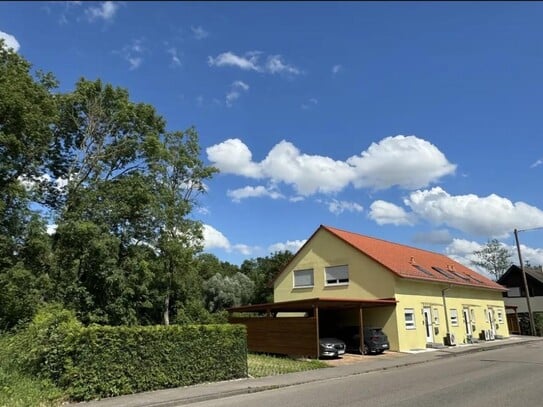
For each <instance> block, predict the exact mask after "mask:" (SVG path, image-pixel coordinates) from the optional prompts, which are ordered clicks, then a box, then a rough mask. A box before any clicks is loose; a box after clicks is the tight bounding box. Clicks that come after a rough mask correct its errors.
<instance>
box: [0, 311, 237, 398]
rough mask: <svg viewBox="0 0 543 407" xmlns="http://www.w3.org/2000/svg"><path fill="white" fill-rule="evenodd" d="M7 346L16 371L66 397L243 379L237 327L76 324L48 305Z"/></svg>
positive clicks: (92, 395) (224, 325) (66, 313)
mask: <svg viewBox="0 0 543 407" xmlns="http://www.w3.org/2000/svg"><path fill="white" fill-rule="evenodd" d="M6 344H8V342H6ZM7 346H8V347H9V348H10V349H7V350H6V351H8V352H9V354H11V355H13V358H14V359H13V361H14V363H15V364H16V365H17V366H18V368H19V369H20V370H21V371H23V372H26V373H27V374H32V375H35V376H39V377H42V378H45V379H50V380H52V381H53V382H54V383H55V384H57V385H58V386H59V387H61V388H63V389H64V390H65V391H66V393H67V394H68V395H69V397H70V398H71V399H73V400H90V399H93V398H99V397H109V396H117V395H121V394H130V393H137V392H141V391H147V390H158V389H164V388H170V387H178V386H186V385H191V384H197V383H203V382H211V381H219V380H229V379H235V378H241V377H247V340H246V330H245V326H243V325H231V324H221V325H171V326H131V327H122V326H121V327H111V326H90V327H82V326H81V324H80V323H79V322H78V321H77V319H76V318H75V316H74V315H73V313H72V312H70V311H66V310H62V309H60V308H58V307H48V308H47V309H46V310H43V311H41V312H38V314H37V315H36V316H35V317H34V320H33V321H32V323H31V324H30V325H29V326H28V327H27V328H26V329H24V330H22V331H20V332H19V333H17V334H16V335H14V336H12V337H11V339H10V340H9V345H7Z"/></svg>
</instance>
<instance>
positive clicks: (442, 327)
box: [273, 225, 509, 351]
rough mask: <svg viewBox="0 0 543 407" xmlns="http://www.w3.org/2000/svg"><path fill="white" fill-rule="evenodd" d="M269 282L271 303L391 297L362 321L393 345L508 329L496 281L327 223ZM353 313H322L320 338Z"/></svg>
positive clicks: (353, 320) (463, 339) (348, 322)
mask: <svg viewBox="0 0 543 407" xmlns="http://www.w3.org/2000/svg"><path fill="white" fill-rule="evenodd" d="M273 288H274V302H275V303H281V302H288V301H297V300H307V299H311V298H321V299H337V300H344V301H348V300H367V301H371V300H383V301H384V300H395V301H394V302H395V304H394V305H388V306H382V307H375V308H368V309H364V310H363V311H361V312H363V324H364V326H378V327H382V328H383V331H384V332H385V333H386V334H387V336H388V338H389V341H390V349H391V350H396V351H409V350H415V349H424V348H426V347H432V346H439V345H443V344H460V343H470V342H472V341H475V340H478V339H479V338H480V337H482V338H483V339H484V338H485V335H486V339H491V338H492V339H493V338H495V337H500V336H501V337H507V336H508V335H509V331H508V328H507V322H506V315H505V308H504V301H503V297H502V293H503V292H504V291H506V289H504V287H502V286H501V285H499V284H497V283H495V282H493V281H491V280H490V279H488V278H486V277H484V276H482V275H480V274H478V273H476V272H475V271H473V270H471V269H469V268H467V267H465V266H463V265H462V264H460V263H458V262H456V261H454V260H452V259H450V258H448V257H447V256H444V255H442V254H438V253H433V252H430V251H426V250H421V249H417V248H414V247H410V246H405V245H400V244H397V243H392V242H388V241H384V240H380V239H376V238H372V237H368V236H363V235H360V234H356V233H352V232H348V231H344V230H340V229H336V228H332V227H328V226H322V225H321V226H320V227H319V228H318V229H317V231H316V232H315V233H314V234H313V235H312V236H311V237H310V238H309V239H308V240H307V242H306V243H305V245H304V246H302V248H301V249H300V250H299V251H298V252H297V253H296V254H295V256H294V257H293V259H292V260H291V261H290V263H289V264H288V265H287V266H286V267H285V268H284V269H283V270H282V272H280V273H279V274H278V275H277V276H276V278H275V280H274V281H273ZM357 312H358V311H356V310H354V311H352V312H350V311H342V312H333V311H330V312H328V313H321V314H322V315H321V320H322V322H321V323H320V325H321V326H320V328H319V329H320V334H321V336H322V335H323V334H325V333H326V335H328V334H333V332H334V331H340V330H341V328H342V327H348V326H353V325H356V324H357V323H358V321H359V319H358V318H359V315H358V313H357ZM324 330H326V332H324Z"/></svg>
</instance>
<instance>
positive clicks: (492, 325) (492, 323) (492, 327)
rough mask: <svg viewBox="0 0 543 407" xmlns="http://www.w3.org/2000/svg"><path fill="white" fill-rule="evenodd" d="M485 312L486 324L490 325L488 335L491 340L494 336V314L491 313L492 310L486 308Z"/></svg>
mask: <svg viewBox="0 0 543 407" xmlns="http://www.w3.org/2000/svg"><path fill="white" fill-rule="evenodd" d="M486 312H487V315H488V322H489V323H490V335H491V338H492V339H493V338H494V335H496V322H495V320H494V312H493V311H492V308H487V310H486Z"/></svg>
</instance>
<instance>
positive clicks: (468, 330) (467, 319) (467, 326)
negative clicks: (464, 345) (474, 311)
mask: <svg viewBox="0 0 543 407" xmlns="http://www.w3.org/2000/svg"><path fill="white" fill-rule="evenodd" d="M462 313H463V314H464V328H465V331H466V335H467V336H468V337H469V336H470V335H471V334H472V332H471V321H470V317H469V309H468V308H464V309H463V310H462Z"/></svg>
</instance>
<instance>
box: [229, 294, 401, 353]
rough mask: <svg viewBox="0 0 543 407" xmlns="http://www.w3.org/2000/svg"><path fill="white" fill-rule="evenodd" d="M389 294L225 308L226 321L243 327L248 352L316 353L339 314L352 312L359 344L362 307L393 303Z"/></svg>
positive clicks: (361, 340) (362, 319)
mask: <svg viewBox="0 0 543 407" xmlns="http://www.w3.org/2000/svg"><path fill="white" fill-rule="evenodd" d="M394 306H396V300H395V299H393V298H385V299H375V300H359V299H338V298H310V299H303V300H295V301H284V302H274V303H267V304H255V305H244V306H241V307H233V308H229V309H228V312H229V318H228V321H229V322H230V323H234V324H243V325H245V326H246V327H247V345H248V348H249V351H251V352H263V353H272V354H274V353H276V354H283V355H290V356H306V357H311V358H318V357H319V337H322V336H323V335H326V336H327V335H330V333H332V331H333V327H334V321H335V320H337V319H338V318H340V317H341V316H342V314H345V313H349V314H351V315H353V314H355V317H356V326H358V328H359V333H360V342H361V344H360V345H363V340H364V339H363V338H364V334H363V329H364V315H363V310H364V309H368V308H376V307H394Z"/></svg>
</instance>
